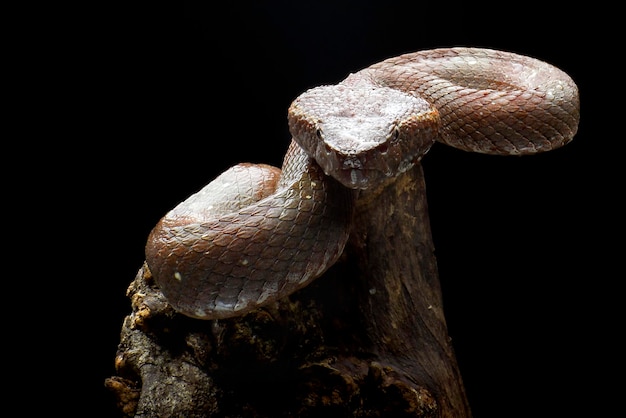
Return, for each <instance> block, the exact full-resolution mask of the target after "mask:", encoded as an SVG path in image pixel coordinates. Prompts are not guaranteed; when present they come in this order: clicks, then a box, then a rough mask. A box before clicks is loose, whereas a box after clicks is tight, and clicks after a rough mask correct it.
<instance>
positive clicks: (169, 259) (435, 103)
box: [146, 48, 579, 319]
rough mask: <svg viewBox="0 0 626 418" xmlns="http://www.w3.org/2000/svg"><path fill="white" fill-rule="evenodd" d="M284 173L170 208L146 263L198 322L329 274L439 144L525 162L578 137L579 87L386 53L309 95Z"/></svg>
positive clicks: (523, 61) (259, 170) (295, 116)
mask: <svg viewBox="0 0 626 418" xmlns="http://www.w3.org/2000/svg"><path fill="white" fill-rule="evenodd" d="M288 119H289V129H290V132H291V134H292V137H293V140H292V142H291V145H290V146H289V149H288V151H287V154H286V156H285V158H284V162H283V166H282V171H281V170H279V169H278V168H274V167H270V166H267V165H253V164H239V165H236V166H234V167H232V168H230V169H229V170H227V171H226V172H224V173H223V174H221V175H220V176H219V177H217V178H216V179H215V180H214V181H213V182H211V183H210V184H208V185H207V186H205V187H204V188H203V189H202V190H201V191H199V192H198V193H196V194H194V195H192V196H191V197H189V198H188V199H187V200H185V201H184V202H182V203H180V204H179V205H178V206H176V208H174V209H173V210H172V211H170V212H169V213H167V214H166V215H165V216H164V217H163V218H162V219H161V220H160V221H159V223H158V224H157V225H156V226H155V228H154V229H153V230H152V232H151V233H150V236H149V238H148V242H147V245H146V262H147V264H148V267H149V268H150V271H151V272H152V274H153V276H154V278H155V281H156V283H157V284H158V286H159V287H160V289H161V290H162V292H163V294H164V296H165V297H166V298H167V300H168V302H169V303H170V304H171V305H172V306H173V307H174V309H176V310H177V311H179V312H181V313H183V314H185V315H188V316H191V317H195V318H201V319H215V318H227V317H231V316H236V315H242V314H244V313H246V312H248V311H250V310H252V309H254V308H256V307H259V306H262V305H263V304H265V303H269V302H271V301H274V300H276V299H278V298H280V297H283V296H287V295H289V294H291V293H293V292H294V291H296V290H298V289H300V288H302V287H304V286H305V285H306V284H308V283H309V282H311V281H312V280H314V279H315V278H317V277H319V276H320V275H321V274H322V273H323V272H324V271H326V269H328V268H329V267H330V266H331V265H332V264H333V263H334V262H335V261H336V260H337V259H338V257H339V256H340V255H341V253H342V251H343V248H344V245H345V243H346V241H347V239H348V235H349V230H350V221H351V218H352V214H353V207H354V199H355V198H356V197H357V194H358V192H356V191H355V190H358V189H366V188H371V187H375V186H376V185H379V184H380V183H381V182H382V181H383V180H385V179H389V178H393V177H395V176H397V175H399V174H400V173H402V172H404V171H406V170H407V169H409V168H411V167H412V166H413V165H414V164H415V163H416V162H417V161H419V160H420V159H421V158H422V157H423V156H424V154H426V152H427V151H428V150H429V149H430V147H431V145H432V144H433V142H434V141H435V140H436V141H439V142H443V143H445V144H448V145H451V146H454V147H456V148H460V149H463V150H466V151H474V152H480V153H487V154H498V155H527V154H534V153H538V152H543V151H549V150H552V149H555V148H558V147H560V146H562V145H564V144H566V143H568V142H569V141H570V140H571V139H572V138H573V137H574V135H575V134H576V131H577V129H578V120H579V99H578V89H577V87H576V85H575V84H574V82H573V81H572V79H571V78H570V77H569V76H568V75H567V74H565V73H564V72H562V71H561V70H559V69H558V68H555V67H554V66H552V65H549V64H547V63H545V62H542V61H539V60H536V59H534V58H530V57H526V56H520V55H517V54H513V53H509V52H502V51H496V50H489V49H477V48H446V49H433V50H427V51H420V52H416V53H411V54H405V55H400V56H398V57H394V58H390V59H387V60H384V61H382V62H379V63H377V64H374V65H372V66H370V67H368V68H365V69H363V70H361V71H359V72H357V73H355V74H350V75H349V76H348V77H347V78H346V79H345V80H344V81H342V82H341V83H339V84H336V85H330V86H320V87H316V88H313V89H310V90H308V91H306V92H304V93H303V94H301V95H300V96H299V97H298V98H296V99H295V100H294V101H293V103H292V104H291V106H290V107H289V112H288Z"/></svg>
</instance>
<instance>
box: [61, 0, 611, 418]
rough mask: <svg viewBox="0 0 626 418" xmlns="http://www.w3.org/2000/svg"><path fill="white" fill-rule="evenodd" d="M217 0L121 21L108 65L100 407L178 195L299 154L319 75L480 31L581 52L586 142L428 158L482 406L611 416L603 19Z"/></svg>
mask: <svg viewBox="0 0 626 418" xmlns="http://www.w3.org/2000/svg"><path fill="white" fill-rule="evenodd" d="M198 3H199V2H198ZM198 3H195V2H184V3H183V7H182V9H180V8H179V9H176V10H171V11H158V12H155V11H153V10H145V11H138V12H136V13H135V14H134V15H133V16H132V17H129V18H128V19H125V21H124V23H123V25H122V26H123V27H122V28H118V27H117V26H116V24H113V23H112V24H111V25H104V26H103V30H104V34H103V35H102V37H101V38H100V39H101V44H100V45H101V47H102V49H103V57H102V62H101V64H102V65H101V67H102V69H103V72H104V75H103V76H102V77H101V78H100V79H96V80H93V82H94V83H96V84H97V83H102V85H101V86H100V88H99V90H98V93H99V94H102V96H103V97H104V98H106V99H107V102H106V103H108V104H106V105H102V106H101V107H100V108H99V109H98V110H97V112H99V114H98V117H97V124H96V125H95V126H92V129H91V131H90V132H91V133H92V134H93V133H94V131H95V132H96V133H97V134H98V135H99V138H100V139H101V140H100V141H98V142H97V143H96V146H95V147H93V148H88V149H87V148H86V149H85V151H84V154H83V155H82V157H81V158H80V159H79V161H77V167H78V169H77V170H75V171H73V172H72V178H73V179H74V180H77V179H78V180H79V179H80V178H83V177H87V178H90V181H91V182H92V185H93V187H90V188H89V190H88V191H85V189H84V188H83V189H82V190H83V192H82V193H83V196H86V197H87V199H88V201H89V204H88V207H87V208H84V209H83V210H84V211H85V212H87V215H88V217H89V221H88V222H86V223H85V224H83V227H82V228H81V230H82V232H83V235H81V236H85V237H87V238H85V239H83V240H79V239H77V241H76V243H75V246H76V247H79V248H77V249H76V254H77V255H79V256H81V257H84V258H85V259H86V261H88V263H89V270H88V271H89V273H88V277H89V280H90V281H93V282H94V283H97V290H93V291H90V298H89V299H88V300H87V301H84V300H83V301H82V302H81V304H80V305H79V307H80V309H79V310H80V311H81V312H83V313H82V314H81V315H84V313H85V311H87V312H88V313H89V315H88V316H89V317H90V319H91V320H92V323H91V325H90V326H88V327H85V329H84V332H86V333H87V334H81V335H85V336H87V337H88V338H86V339H88V340H89V349H88V350H87V351H88V352H87V353H85V355H86V356H87V358H88V364H89V365H93V367H91V366H89V367H85V368H84V369H85V370H86V371H87V373H88V377H86V378H84V380H81V383H80V385H81V386H84V388H85V389H87V390H88V392H89V395H88V396H86V398H85V399H87V400H88V401H89V403H90V404H91V405H93V406H92V407H91V408H93V409H94V410H96V412H100V411H101V412H102V413H103V414H104V415H111V414H112V411H113V409H112V400H111V399H110V398H109V396H108V393H107V392H106V391H105V389H104V383H103V382H104V379H105V378H106V377H108V376H111V375H114V374H115V370H114V367H113V364H114V358H115V353H116V348H117V343H118V342H119V331H120V328H121V324H122V321H123V319H124V316H125V315H126V314H128V313H129V312H130V302H129V300H128V299H127V298H126V297H125V290H126V287H127V286H128V284H129V283H130V282H131V281H132V280H133V278H134V276H135V273H136V272H137V270H138V269H139V267H140V266H141V263H142V262H143V246H144V243H145V239H146V237H147V235H148V233H149V232H150V230H151V228H152V227H153V226H154V225H155V223H156V222H157V221H158V219H159V218H160V217H161V216H162V215H163V214H165V212H166V211H168V210H169V209H171V208H172V207H173V206H175V205H176V204H177V203H178V202H179V201H181V200H183V199H184V198H185V197H187V196H188V195H189V194H191V193H193V192H195V191H197V190H198V189H199V188H201V187H202V186H203V185H204V184H206V183H207V182H209V181H210V180H212V179H213V178H214V177H215V176H217V175H218V174H219V173H221V172H222V171H224V170H225V169H227V168H228V167H230V166H232V165H233V164H236V163H238V162H244V161H248V162H263V163H269V164H272V165H277V166H280V163H281V161H282V156H283V153H284V151H285V150H286V147H287V145H288V142H289V139H290V138H289V133H288V130H287V120H286V110H287V107H288V106H289V103H290V102H291V101H292V100H293V99H294V98H295V97H296V96H297V95H298V94H300V93H301V92H303V91H304V90H306V89H307V88H310V87H313V86H317V85H320V84H325V83H326V84H327V83H336V82H338V81H340V80H342V79H343V78H345V77H346V76H347V75H348V73H350V72H354V71H357V70H359V69H361V68H363V67H366V66H368V65H370V64H372V63H375V62H377V61H380V60H382V59H385V58H388V57H391V56H395V55H398V54H401V53H406V52H412V51H416V50H420V49H430V48H436V47H447V46H477V47H488V48H495V49H502V50H507V51H512V52H517V53H520V54H525V55H530V56H534V57H536V58H539V59H542V60H544V61H547V62H550V63H552V64H554V65H556V66H558V67H559V68H561V69H563V70H564V71H566V72H567V73H568V74H570V76H571V77H572V78H573V79H574V81H575V82H576V83H577V84H578V86H579V89H580V96H581V122H580V127H579V133H578V134H577V136H576V137H575V139H574V141H573V142H571V143H570V144H568V145H567V146H565V147H563V148H561V149H559V150H556V151H553V152H549V153H546V154H542V155H538V156H532V157H523V158H517V157H495V156H484V155H478V154H470V153H465V152H462V151H457V150H455V149H451V148H449V147H446V146H444V145H441V144H436V145H435V146H434V147H433V149H432V150H431V151H430V152H429V154H428V155H427V156H426V157H425V158H424V160H423V166H424V170H425V175H426V181H427V192H428V201H429V207H430V217H431V221H432V231H433V239H434V241H435V246H436V256H437V259H438V264H439V273H440V279H441V285H442V288H443V297H444V309H445V312H446V317H447V321H448V327H449V332H450V336H451V338H452V342H453V345H454V347H455V350H456V354H457V358H458V361H459V364H460V369H461V373H462V375H463V378H464V383H465V387H466V389H467V392H468V396H469V401H470V404H471V407H472V409H473V412H474V416H475V417H476V418H482V417H501V416H566V415H568V414H570V413H573V412H576V413H577V414H580V415H584V414H585V413H590V414H591V415H588V416H601V414H600V415H598V414H597V413H598V412H599V411H601V410H603V409H606V408H608V407H609V405H610V404H611V396H612V395H611V393H612V389H611V387H612V385H611V384H610V383H609V382H608V381H607V380H606V375H607V374H610V373H612V370H613V368H614V367H616V364H615V363H616V362H617V360H616V357H617V356H615V352H616V351H615V350H616V332H617V331H618V330H617V329H612V328H611V321H610V319H611V318H615V317H617V311H616V306H617V305H616V304H614V303H611V302H610V300H611V299H612V298H614V297H615V296H613V292H614V291H612V290H611V289H612V288H614V286H615V284H614V281H615V280H616V277H617V275H620V274H621V276H623V271H620V272H619V273H615V272H613V271H612V270H611V271H609V270H608V267H607V266H608V262H609V260H610V259H611V258H612V255H611V253H612V251H611V248H616V247H615V245H614V244H611V242H612V241H611V240H610V239H608V238H607V236H611V235H616V236H617V237H618V238H617V239H618V240H619V239H621V238H620V235H619V233H618V232H617V231H616V230H615V229H616V228H617V225H616V224H614V223H613V221H612V219H613V213H614V211H615V209H614V204H615V200H616V198H617V196H619V194H621V191H622V190H621V188H617V189H616V188H615V186H612V185H611V179H616V178H617V166H615V165H613V164H612V163H611V162H610V156H611V152H607V148H608V147H607V146H606V144H607V142H608V141H609V140H612V139H613V138H612V137H611V136H607V135H604V134H600V131H599V130H598V129H597V128H596V127H595V125H596V124H598V123H599V121H600V120H601V119H602V118H601V117H600V112H601V111H602V106H600V105H599V103H602V101H601V99H600V98H599V97H598V94H599V89H597V88H596V87H595V86H594V80H597V77H598V75H597V70H598V68H597V66H594V65H590V63H589V59H588V58H587V57H588V56H589V49H588V47H586V46H584V45H587V43H588V42H590V40H589V36H591V32H592V30H591V29H590V28H591V27H590V26H589V25H590V23H592V22H594V20H595V19H596V18H595V17H594V16H593V15H591V14H590V13H586V12H583V11H580V10H575V9H562V8H554V7H550V8H547V6H546V8H544V7H543V4H537V5H532V4H529V3H524V5H523V7H522V5H521V4H514V3H512V4H510V5H507V6H506V11H504V10H498V9H497V8H494V7H484V8H481V7H480V6H477V5H475V4H473V3H470V2H467V3H465V4H464V5H463V6H455V5H452V4H449V3H448V2H430V3H427V4H425V3H423V2H411V3H407V2H404V1H396V0H387V1H378V2H374V1H329V0H325V1H318V2H315V3H313V2H311V3H310V4H305V3H304V2H293V1H287V0H284V1H273V2H268V1H259V2H252V1H250V2H230V3H219V7H218V6H217V4H218V3H210V4H212V5H215V6H210V5H209V3H208V2H204V3H206V4H203V5H200V4H198ZM503 7H504V6H503ZM596 24H598V25H600V28H601V29H600V30H602V28H603V24H604V22H602V21H597V22H596ZM109 100H111V101H109ZM620 246H622V247H623V245H621V244H620ZM86 247H89V248H95V249H96V250H95V251H93V250H89V252H88V254H89V255H88V256H87V250H86ZM83 249H84V250H85V255H84V256H83V255H82V254H83V253H82V250H83ZM82 276H83V278H84V276H85V275H84V273H83V274H82ZM620 279H623V277H620ZM94 288H96V286H94ZM85 308H88V309H86V310H85ZM76 366H77V367H78V368H80V369H83V367H82V364H78V365H76ZM504 411H507V412H506V413H505V412H504ZM511 411H513V412H511Z"/></svg>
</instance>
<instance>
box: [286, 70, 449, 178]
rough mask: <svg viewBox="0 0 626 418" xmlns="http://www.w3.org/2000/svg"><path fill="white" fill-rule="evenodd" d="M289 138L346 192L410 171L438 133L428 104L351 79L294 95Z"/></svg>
mask: <svg viewBox="0 0 626 418" xmlns="http://www.w3.org/2000/svg"><path fill="white" fill-rule="evenodd" d="M288 116H289V130H290V132H291V134H292V136H293V138H294V140H295V141H296V142H297V143H298V145H300V146H301V147H302V148H303V149H304V150H305V152H306V153H307V154H308V155H309V156H310V157H312V158H314V159H315V161H316V162H317V163H318V164H319V165H320V166H321V167H322V169H323V170H324V172H325V173H326V175H329V176H332V177H334V178H335V179H336V180H338V181H339V182H340V183H342V184H343V185H344V186H346V187H348V188H351V189H367V188H371V187H375V186H376V185H378V184H380V183H382V182H383V181H384V180H385V179H388V178H392V177H395V176H397V175H398V174H400V173H402V172H404V171H406V170H408V169H409V168H411V167H412V166H413V165H414V164H415V162H417V161H419V159H420V158H421V157H422V156H423V155H424V154H425V153H426V152H427V151H428V150H429V149H430V147H431V145H432V144H433V142H434V141H435V139H436V138H437V135H438V129H439V114H438V112H437V110H435V109H434V108H433V107H432V106H431V105H430V104H429V103H428V102H426V101H425V100H423V99H421V98H419V97H416V96H413V95H411V94H407V93H403V92H401V91H398V90H396V89H391V88H388V87H381V86H377V85H375V84H374V83H371V82H368V81H367V80H363V79H361V78H359V79H356V77H355V75H352V76H350V77H348V78H347V79H346V80H344V82H342V83H340V84H338V85H333V86H320V87H315V88H313V89H310V90H308V91H306V92H304V93H303V94H301V95H300V96H298V97H297V98H296V99H295V100H294V101H293V102H292V104H291V106H290V107H289V115H288Z"/></svg>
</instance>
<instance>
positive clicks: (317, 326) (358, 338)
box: [106, 164, 471, 418]
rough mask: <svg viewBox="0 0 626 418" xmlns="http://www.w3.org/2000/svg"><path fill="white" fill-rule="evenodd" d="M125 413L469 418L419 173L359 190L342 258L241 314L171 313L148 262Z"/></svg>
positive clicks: (141, 280) (139, 282)
mask: <svg viewBox="0 0 626 418" xmlns="http://www.w3.org/2000/svg"><path fill="white" fill-rule="evenodd" d="M128 296H129V297H130V299H131V301H132V313H131V314H130V315H129V316H128V317H127V318H126V319H125V321H124V324H123V326H122V334H121V341H120V344H119V349H118V354H117V358H116V370H117V372H118V376H114V377H111V378H109V379H107V381H106V385H107V386H108V387H109V388H110V389H111V390H112V391H113V393H115V394H116V397H117V399H118V405H119V409H120V411H121V413H122V415H123V416H142V417H143V416H146V417H147V416H159V417H174V416H185V417H234V416H238V417H272V418H275V417H292V416H293V417H318V416H329V414H330V415H332V416H345V417H388V416H393V417H450V418H451V417H455V418H464V417H470V416H471V413H470V408H469V405H468V402H467V398H466V394H465V391H464V387H463V383H462V379H461V376H460V373H459V370H458V366H457V363H456V359H455V356H454V352H453V348H452V345H451V343H450V339H449V337H448V333H447V327H446V322H445V318H444V311H443V306H442V298H441V290H440V286H439V279H438V273H437V265H436V260H435V256H434V246H433V242H432V239H431V231H430V223H429V218H428V209H427V203H426V190H425V184H424V177H423V172H422V168H421V165H419V164H418V165H417V166H416V167H415V168H414V169H413V170H409V171H408V172H406V173H405V174H403V175H401V176H399V177H398V178H397V179H396V180H395V181H394V182H393V183H390V184H388V185H386V186H384V187H381V188H380V189H378V190H376V191H368V192H362V193H361V196H360V197H359V202H358V207H357V215H356V220H355V224H354V228H353V231H352V234H351V238H350V242H349V244H348V246H347V247H346V250H345V251H344V254H343V256H342V259H341V260H340V261H339V262H338V263H337V264H336V265H335V266H333V267H332V268H331V269H329V270H328V271H327V272H326V273H325V274H324V275H323V276H322V277H320V278H318V279H317V280H316V281H315V282H313V283H312V284H311V285H310V286H308V287H307V288H305V289H302V290H301V291H299V292H296V293H295V294H293V295H291V296H290V297H288V298H284V299H282V300H280V301H278V302H276V303H273V304H270V305H269V306H266V307H264V308H261V309H258V310H256V311H254V312H251V313H250V314H247V315H245V316H243V317H239V318H233V319H228V320H220V321H217V320H214V321H200V320H195V319H191V318H187V317H185V316H182V315H179V314H177V313H175V312H174V311H173V310H172V309H171V307H170V306H169V305H168V304H167V301H166V300H165V299H164V298H163V296H162V294H161V293H160V292H159V290H158V288H157V287H156V285H155V284H154V283H153V281H152V280H151V276H150V272H149V270H148V269H147V267H146V266H145V265H144V266H143V267H142V268H141V269H140V270H139V273H138V274H137V277H136V278H135V281H134V282H133V283H132V284H131V285H130V287H129V289H128Z"/></svg>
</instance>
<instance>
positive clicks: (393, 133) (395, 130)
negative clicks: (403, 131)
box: [391, 126, 400, 141]
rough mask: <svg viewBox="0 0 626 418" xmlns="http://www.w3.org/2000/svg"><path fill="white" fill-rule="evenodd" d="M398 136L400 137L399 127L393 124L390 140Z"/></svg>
mask: <svg viewBox="0 0 626 418" xmlns="http://www.w3.org/2000/svg"><path fill="white" fill-rule="evenodd" d="M398 138H400V128H398V127H397V126H395V127H394V128H393V132H392V133H391V140H392V141H397V140H398Z"/></svg>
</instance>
